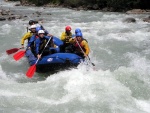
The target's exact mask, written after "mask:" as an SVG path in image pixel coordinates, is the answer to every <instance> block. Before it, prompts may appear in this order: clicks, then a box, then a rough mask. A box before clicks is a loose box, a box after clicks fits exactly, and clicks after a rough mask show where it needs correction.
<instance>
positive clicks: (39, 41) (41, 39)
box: [35, 30, 53, 59]
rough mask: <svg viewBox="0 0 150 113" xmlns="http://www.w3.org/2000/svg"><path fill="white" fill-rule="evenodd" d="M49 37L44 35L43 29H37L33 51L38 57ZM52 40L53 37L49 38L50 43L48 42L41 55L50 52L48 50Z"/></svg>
mask: <svg viewBox="0 0 150 113" xmlns="http://www.w3.org/2000/svg"><path fill="white" fill-rule="evenodd" d="M49 39H50V36H45V31H44V30H39V31H38V38H36V40H35V53H36V55H37V58H38V59H40V58H41V55H40V54H41V52H42V51H43V49H44V47H45V45H46V43H47V41H48V40H49ZM52 42H53V38H51V40H50V44H48V45H47V47H46V48H45V50H44V52H43V54H42V55H43V56H44V55H47V54H50V53H51V52H50V50H49V47H51V45H52V44H51V43H52Z"/></svg>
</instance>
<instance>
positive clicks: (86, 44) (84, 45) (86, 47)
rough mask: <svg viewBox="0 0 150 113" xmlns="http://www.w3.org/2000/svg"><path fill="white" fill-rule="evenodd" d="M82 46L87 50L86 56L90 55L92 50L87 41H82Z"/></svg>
mask: <svg viewBox="0 0 150 113" xmlns="http://www.w3.org/2000/svg"><path fill="white" fill-rule="evenodd" d="M82 45H83V47H84V49H85V54H86V56H88V54H89V52H90V48H89V45H88V43H87V42H86V41H85V40H83V41H82Z"/></svg>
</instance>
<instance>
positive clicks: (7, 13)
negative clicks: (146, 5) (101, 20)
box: [0, 0, 150, 23]
mask: <svg viewBox="0 0 150 113" xmlns="http://www.w3.org/2000/svg"><path fill="white" fill-rule="evenodd" d="M5 1H7V2H8V0H5ZM22 2H24V3H22ZM22 2H20V3H18V2H16V4H15V5H14V6H15V7H17V6H21V5H25V6H35V7H36V5H35V4H29V2H27V1H26V2H25V0H22ZM42 7H43V8H44V7H64V6H62V5H58V4H45V5H43V6H42ZM68 8H71V9H74V10H88V8H84V7H77V8H72V7H68ZM99 11H103V12H105V11H111V9H108V8H104V9H101V10H99ZM125 13H127V14H146V15H147V16H146V17H145V18H142V20H143V21H144V22H150V10H146V9H145V10H144V9H133V10H129V11H126V12H125ZM41 14H42V12H39V11H36V12H34V13H33V15H35V16H37V17H40V16H41ZM46 15H51V14H46ZM23 18H27V16H26V15H24V14H18V13H17V14H16V13H15V12H14V11H11V10H10V9H9V10H4V9H2V8H0V21H5V20H9V21H11V20H15V19H23ZM123 22H129V23H130V22H136V20H135V19H134V18H132V17H131V18H126V19H124V20H123Z"/></svg>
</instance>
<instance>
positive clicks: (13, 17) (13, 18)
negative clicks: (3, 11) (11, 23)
mask: <svg viewBox="0 0 150 113" xmlns="http://www.w3.org/2000/svg"><path fill="white" fill-rule="evenodd" d="M15 19H16V17H15V16H10V17H8V20H15Z"/></svg>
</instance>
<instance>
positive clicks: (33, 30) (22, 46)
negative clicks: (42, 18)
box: [21, 25, 36, 48]
mask: <svg viewBox="0 0 150 113" xmlns="http://www.w3.org/2000/svg"><path fill="white" fill-rule="evenodd" d="M29 30H30V32H27V33H26V34H24V35H23V37H22V38H21V48H24V42H25V40H27V39H28V42H29V40H30V38H31V36H32V35H34V34H35V33H36V26H35V25H31V26H30V29H29Z"/></svg>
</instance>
